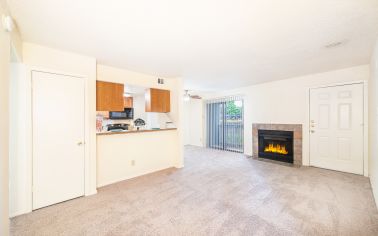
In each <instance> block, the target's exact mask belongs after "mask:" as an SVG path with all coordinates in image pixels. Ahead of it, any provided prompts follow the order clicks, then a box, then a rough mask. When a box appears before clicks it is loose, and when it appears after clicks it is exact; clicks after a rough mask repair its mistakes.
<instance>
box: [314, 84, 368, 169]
mask: <svg viewBox="0 0 378 236" xmlns="http://www.w3.org/2000/svg"><path fill="white" fill-rule="evenodd" d="M363 112H364V109H363V84H351V85H343V86H335V87H327V88H317V89H311V92H310V164H311V165H312V166H316V167H321V168H326V169H331V170H338V171H344V172H349V173H355V174H361V175H362V174H363V138H364V134H363V121H364V114H363Z"/></svg>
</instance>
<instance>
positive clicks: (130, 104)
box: [123, 97, 134, 108]
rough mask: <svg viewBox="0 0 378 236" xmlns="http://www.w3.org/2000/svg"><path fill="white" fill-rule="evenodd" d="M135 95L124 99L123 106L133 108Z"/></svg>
mask: <svg viewBox="0 0 378 236" xmlns="http://www.w3.org/2000/svg"><path fill="white" fill-rule="evenodd" d="M133 105H134V104H133V97H125V98H124V99H123V107H124V108H133Z"/></svg>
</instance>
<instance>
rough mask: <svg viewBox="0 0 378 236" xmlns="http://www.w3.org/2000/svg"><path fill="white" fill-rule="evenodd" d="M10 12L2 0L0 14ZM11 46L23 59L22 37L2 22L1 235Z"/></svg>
mask: <svg viewBox="0 0 378 236" xmlns="http://www.w3.org/2000/svg"><path fill="white" fill-rule="evenodd" d="M3 14H9V12H8V6H7V4H6V1H5V0H0V15H3ZM11 46H12V47H13V49H14V50H15V52H16V53H17V55H18V56H19V57H20V59H22V49H21V37H20V34H19V32H18V30H17V28H16V29H14V30H13V31H12V32H11V33H8V32H5V31H4V30H3V28H2V26H1V24H0V114H2V116H0V235H4V236H6V235H9V188H8V187H9V112H10V110H9V103H10V96H9V88H10V70H9V68H10V61H11V58H10V55H11Z"/></svg>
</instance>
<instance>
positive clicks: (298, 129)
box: [252, 123, 302, 166]
mask: <svg viewBox="0 0 378 236" xmlns="http://www.w3.org/2000/svg"><path fill="white" fill-rule="evenodd" d="M258 130H281V131H293V133H294V147H293V148H294V163H293V164H294V166H302V125H301V124H262V123H254V124H252V145H253V157H257V158H258V157H259V156H258V143H259V141H258Z"/></svg>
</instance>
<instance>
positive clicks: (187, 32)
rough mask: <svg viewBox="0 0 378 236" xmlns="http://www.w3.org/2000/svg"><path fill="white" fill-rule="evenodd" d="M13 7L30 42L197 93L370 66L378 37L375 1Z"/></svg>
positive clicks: (18, 1)
mask: <svg viewBox="0 0 378 236" xmlns="http://www.w3.org/2000/svg"><path fill="white" fill-rule="evenodd" d="M8 2H9V5H10V8H11V13H12V15H13V17H14V18H15V21H16V23H17V25H18V27H19V29H20V32H21V35H22V37H23V40H24V41H27V42H32V43H37V44H41V45H45V46H49V47H54V48H57V49H62V50H68V51H72V52H76V53H81V54H85V55H88V56H93V57H96V58H97V61H98V63H100V64H105V65H110V66H115V67H120V68H124V69H128V70H132V71H137V72H141V73H146V74H152V75H156V76H157V77H158V76H159V77H182V78H183V79H184V81H185V88H186V89H190V90H204V91H210V90H222V89H229V88H236V87H241V86H246V85H252V84H257V83H263V82H268V81H274V80H281V79H286V78H290V77H294V76H300V75H306V74H311V73H319V72H325V71H329V70H334V69H341V68H345V67H350V66H356V65H361V64H367V63H369V61H370V56H371V52H372V49H373V45H374V41H375V40H376V38H377V37H378V1H376V0H358V1H356V0H308V1H303V0H284V1H282V0H264V1H257V0H234V1H229V0H209V1H203V0H202V1H200V0H191V1H182V0H160V1H148V0H139V1H130V0H118V1H117V0H115V1H100V0H80V1H77V0H76V1H75V0H65V1H58V0H34V1H28V0H8ZM338 42H341V43H340V44H339V45H336V46H330V47H327V45H332V44H335V43H336V44H337V43H338Z"/></svg>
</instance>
